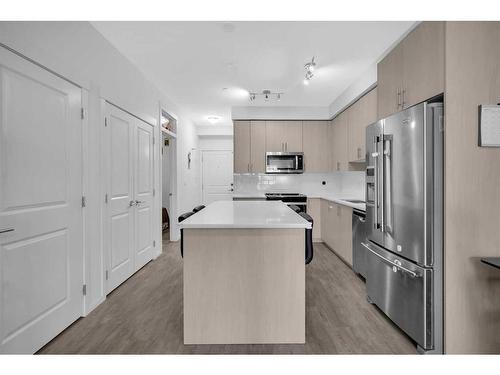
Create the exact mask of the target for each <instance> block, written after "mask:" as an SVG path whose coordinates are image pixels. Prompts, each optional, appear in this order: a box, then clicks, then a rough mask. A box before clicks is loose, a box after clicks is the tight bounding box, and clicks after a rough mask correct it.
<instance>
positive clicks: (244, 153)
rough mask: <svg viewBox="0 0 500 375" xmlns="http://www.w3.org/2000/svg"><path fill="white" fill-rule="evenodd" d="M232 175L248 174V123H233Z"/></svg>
mask: <svg viewBox="0 0 500 375" xmlns="http://www.w3.org/2000/svg"><path fill="white" fill-rule="evenodd" d="M233 134H234V135H233V142H234V146H233V154H234V167H233V169H234V173H248V172H250V121H235V122H234V126H233Z"/></svg>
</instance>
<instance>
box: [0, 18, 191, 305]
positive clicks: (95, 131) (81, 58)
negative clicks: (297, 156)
mask: <svg viewBox="0 0 500 375" xmlns="http://www.w3.org/2000/svg"><path fill="white" fill-rule="evenodd" d="M0 43H1V44H3V45H5V46H7V47H9V48H11V49H13V50H15V51H17V52H18V53H21V54H22V55H24V56H26V57H28V58H29V59H32V60H33V61H35V62H36V63H38V64H41V65H43V66H44V67H46V68H48V69H50V70H52V71H53V72H55V73H57V74H59V75H61V76H63V77H65V78H66V79H69V80H71V81H73V82H74V83H76V84H77V85H79V86H81V87H82V88H84V89H86V90H88V92H89V98H90V100H89V104H88V114H89V116H88V131H89V145H90V147H91V150H90V152H89V156H90V158H89V161H90V163H91V164H89V169H88V171H87V172H88V176H89V187H92V189H90V190H89V192H88V193H89V195H88V196H87V202H88V206H87V207H88V208H87V213H88V214H89V215H93V216H91V217H89V218H88V223H89V224H91V226H89V227H88V228H87V230H88V232H87V234H89V233H91V236H92V241H91V242H90V244H91V245H92V246H90V247H89V248H88V249H86V251H87V254H86V255H87V257H88V259H90V260H91V261H90V263H89V265H91V266H92V269H89V268H87V269H86V275H85V277H86V283H87V291H88V294H87V298H86V300H85V303H86V310H87V311H90V310H92V309H93V308H94V307H95V306H96V305H97V304H98V303H99V302H100V301H102V299H103V297H104V296H103V290H104V288H103V283H104V280H103V277H102V275H103V273H104V269H103V264H102V259H103V254H102V252H103V249H102V246H101V241H102V237H101V236H102V232H101V230H100V224H101V221H100V220H101V217H100V214H101V211H100V208H99V207H100V202H102V198H103V197H102V196H101V194H102V192H101V191H100V190H99V189H97V188H96V184H97V185H98V184H99V183H100V180H101V176H100V158H99V144H100V132H99V129H100V126H101V125H102V113H101V103H100V101H99V98H104V99H106V100H108V101H110V102H112V103H113V104H116V105H118V106H120V107H122V108H124V109H126V110H127V111H129V112H131V113H133V114H135V115H136V116H138V117H140V118H142V119H143V120H145V121H147V122H149V123H151V124H154V125H156V124H157V120H158V117H159V105H160V103H161V105H162V107H163V108H164V109H165V110H167V111H168V112H169V113H171V114H175V116H176V117H177V119H178V122H177V124H178V140H177V156H178V158H177V162H178V165H177V173H178V179H177V180H178V181H177V183H178V189H177V190H178V198H177V199H178V206H179V207H181V208H182V207H188V206H191V205H192V204H193V202H196V203H197V202H198V201H199V191H200V188H199V186H198V185H199V178H198V173H197V171H198V169H199V165H198V164H199V162H198V160H197V159H196V158H195V159H194V160H193V163H192V167H191V169H190V170H188V169H187V166H186V163H185V155H186V154H187V150H190V149H191V148H196V147H197V141H198V139H197V135H196V129H195V126H194V124H193V123H192V122H191V121H189V120H187V116H186V115H185V113H183V112H182V110H181V108H179V107H177V106H176V105H175V103H173V102H172V101H171V100H170V99H169V98H168V97H167V96H166V95H165V94H164V93H162V92H161V91H160V90H159V89H158V88H157V87H156V86H155V85H154V84H153V83H151V82H150V81H148V80H147V79H146V78H145V77H144V75H143V74H142V73H141V72H140V71H139V70H138V69H137V68H136V67H135V66H134V65H133V64H132V63H131V62H130V61H129V60H127V59H126V58H125V57H124V56H123V55H121V54H120V53H119V52H118V51H117V50H116V49H115V48H114V47H113V46H112V45H111V44H110V43H109V42H108V41H107V40H106V39H105V38H104V37H102V35H101V34H100V33H99V32H97V30H96V29H94V28H93V27H92V25H91V24H90V23H88V22H0ZM157 134H159V132H158V133H157ZM158 144H159V142H158ZM158 150H159V148H158ZM157 172H158V174H157V178H156V191H160V186H159V185H160V184H159V178H158V177H159V168H158V169H157ZM172 216H174V217H176V216H177V215H176V214H175V215H172ZM159 217H161V216H160V213H159ZM160 235H161V233H160V231H159V230H158V236H157V243H159V241H160ZM96 237H97V238H100V239H101V241H96V240H95V239H96ZM96 268H97V270H96Z"/></svg>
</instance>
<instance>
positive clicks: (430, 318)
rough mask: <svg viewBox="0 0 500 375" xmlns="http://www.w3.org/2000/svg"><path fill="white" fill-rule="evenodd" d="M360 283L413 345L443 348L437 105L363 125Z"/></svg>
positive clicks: (439, 112) (440, 124)
mask: <svg viewBox="0 0 500 375" xmlns="http://www.w3.org/2000/svg"><path fill="white" fill-rule="evenodd" d="M366 150H367V155H366V157H367V159H366V160H367V162H368V163H367V169H366V222H367V227H368V236H367V239H366V241H365V242H364V243H363V246H364V247H365V248H366V252H367V254H366V258H367V271H366V273H367V274H366V286H367V293H368V299H369V301H371V302H372V303H374V304H376V305H377V306H378V307H379V308H380V309H381V310H382V311H383V312H384V313H385V314H386V315H387V316H388V317H389V318H390V319H391V320H392V321H393V322H394V323H396V324H397V325H398V326H399V327H400V328H401V329H402V330H403V331H404V332H406V334H407V335H408V336H410V337H411V338H412V339H413V340H414V341H415V342H416V343H417V348H418V349H419V351H421V352H437V353H442V352H443V104H442V103H430V102H424V103H421V104H418V105H416V106H414V107H411V108H408V109H407V110H405V111H402V112H399V113H396V114H394V115H392V116H390V117H388V118H386V119H383V120H380V121H378V122H376V123H374V124H372V125H370V126H368V127H367V129H366Z"/></svg>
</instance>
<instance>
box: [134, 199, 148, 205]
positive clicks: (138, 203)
mask: <svg viewBox="0 0 500 375" xmlns="http://www.w3.org/2000/svg"><path fill="white" fill-rule="evenodd" d="M143 203H146V201H138V200H136V201H135V205H136V206H138V205H140V204H143Z"/></svg>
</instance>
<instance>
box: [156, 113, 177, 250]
mask: <svg viewBox="0 0 500 375" xmlns="http://www.w3.org/2000/svg"><path fill="white" fill-rule="evenodd" d="M160 129H161V135H162V137H161V145H160V146H161V178H160V182H161V184H160V186H161V218H162V245H165V244H167V243H168V242H170V241H176V240H177V238H176V232H175V222H176V217H177V216H176V215H177V200H176V197H177V179H176V176H177V170H176V165H177V163H176V147H177V142H176V140H177V119H176V117H175V116H173V115H171V114H169V113H168V112H167V111H165V110H163V109H161V110H160Z"/></svg>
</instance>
